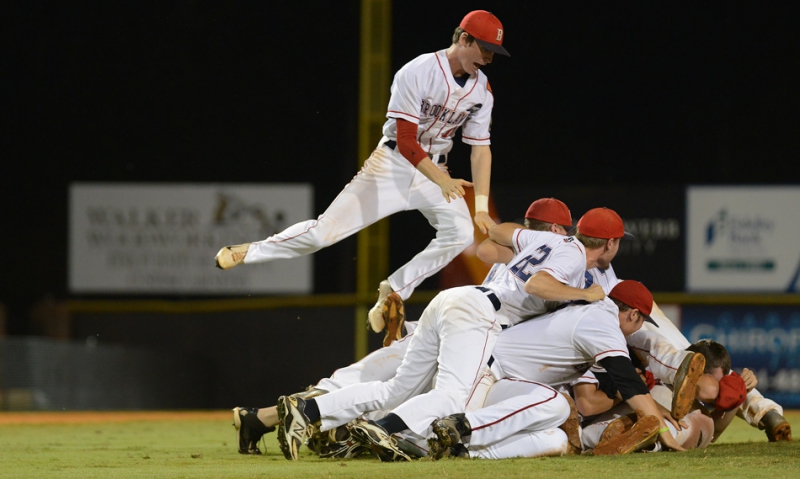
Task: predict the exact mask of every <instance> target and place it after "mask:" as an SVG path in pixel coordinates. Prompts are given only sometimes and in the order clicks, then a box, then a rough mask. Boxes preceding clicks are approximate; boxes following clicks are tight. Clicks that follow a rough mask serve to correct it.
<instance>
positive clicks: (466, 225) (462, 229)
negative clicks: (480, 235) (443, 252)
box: [453, 221, 475, 249]
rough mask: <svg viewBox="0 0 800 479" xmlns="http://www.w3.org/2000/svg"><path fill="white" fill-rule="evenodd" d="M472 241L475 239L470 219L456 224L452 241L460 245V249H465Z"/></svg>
mask: <svg viewBox="0 0 800 479" xmlns="http://www.w3.org/2000/svg"><path fill="white" fill-rule="evenodd" d="M473 241H475V233H474V226H473V225H472V221H469V222H460V223H459V224H457V225H456V228H455V231H454V237H453V242H454V243H455V244H457V245H459V246H461V248H462V249H467V248H469V247H470V246H471V245H472V242H473Z"/></svg>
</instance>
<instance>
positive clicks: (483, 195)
mask: <svg viewBox="0 0 800 479" xmlns="http://www.w3.org/2000/svg"><path fill="white" fill-rule="evenodd" d="M469 159H470V163H471V165H472V183H473V184H474V186H475V190H474V192H475V218H474V221H475V224H476V225H477V226H478V228H480V230H481V233H486V232H487V231H488V230H489V228H490V227H492V226H494V224H495V222H494V220H493V219H492V217H491V216H489V184H490V183H491V178H492V150H491V149H490V148H489V145H473V146H472V152H471V154H470V157H469Z"/></svg>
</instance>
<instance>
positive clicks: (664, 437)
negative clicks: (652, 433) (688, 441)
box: [658, 431, 686, 452]
mask: <svg viewBox="0 0 800 479" xmlns="http://www.w3.org/2000/svg"><path fill="white" fill-rule="evenodd" d="M658 441H659V442H660V443H661V445H662V446H664V447H665V448H667V449H671V450H673V451H677V452H686V449H684V448H682V447H681V446H680V445H679V444H678V441H676V440H675V438H674V437H672V433H671V432H669V431H666V432H662V433H661V434H659V435H658Z"/></svg>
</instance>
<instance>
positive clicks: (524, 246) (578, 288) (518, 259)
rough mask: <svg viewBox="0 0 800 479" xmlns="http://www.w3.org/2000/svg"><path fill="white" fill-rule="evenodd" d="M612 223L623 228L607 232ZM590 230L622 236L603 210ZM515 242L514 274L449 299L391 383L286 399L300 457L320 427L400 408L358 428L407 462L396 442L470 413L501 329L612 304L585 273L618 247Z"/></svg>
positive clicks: (516, 236)
mask: <svg viewBox="0 0 800 479" xmlns="http://www.w3.org/2000/svg"><path fill="white" fill-rule="evenodd" d="M609 222H611V223H613V224H612V225H611V226H609V225H606V223H609ZM580 224H584V225H585V226H586V228H587V229H590V230H593V231H596V232H597V233H598V234H610V232H612V231H613V232H616V231H617V229H619V230H620V231H621V230H622V221H621V219H619V216H618V215H616V213H614V212H612V211H611V210H607V209H603V208H597V209H596V210H592V211H589V212H587V213H586V215H584V217H583V218H581V221H580V222H579V225H580ZM506 226H507V225H496V226H494V227H492V228H491V229H490V233H489V236H490V238H495V237H497V238H498V239H500V237H502V236H504V235H506V234H507V233H506V231H507V230H508V228H507V227H506ZM498 235H499V236H498ZM621 236H622V235H621V234H620V237H621ZM507 240H508V241H507V242H508V244H509V245H510V246H512V247H513V248H514V251H515V252H516V255H515V257H514V259H513V260H512V261H511V262H510V263H509V264H510V266H509V267H508V269H507V274H504V275H501V276H498V277H495V278H494V279H493V280H492V281H491V282H490V283H488V284H487V285H486V286H485V287H475V286H464V287H459V288H452V289H449V290H445V291H443V292H441V293H439V294H438V295H437V296H436V297H435V298H434V300H433V301H431V303H430V304H429V305H428V307H427V308H426V309H425V311H424V312H423V314H422V317H421V319H420V322H419V326H418V327H417V329H416V331H415V333H414V336H413V338H412V340H411V343H410V344H409V349H408V351H407V352H406V355H405V357H404V358H403V364H402V365H401V366H400V368H399V369H398V371H397V375H396V376H395V377H394V378H392V379H391V380H390V381H387V382H377V383H367V384H359V385H352V386H349V387H347V388H345V389H342V390H340V391H336V392H334V393H331V394H326V395H323V396H319V397H317V398H312V399H310V400H308V401H304V400H302V399H298V398H293V397H292V396H289V397H282V398H280V399H279V402H278V411H279V415H280V416H281V418H282V422H283V426H284V430H285V432H286V435H287V442H296V443H297V444H298V447H299V444H302V443H303V442H304V440H305V435H306V434H307V433H306V431H307V429H308V427H309V425H310V424H312V423H314V422H316V421H318V420H321V429H322V430H323V431H325V430H329V429H332V428H334V427H337V426H339V425H341V424H344V423H346V422H349V421H350V420H352V419H355V418H357V417H358V416H359V415H360V414H361V413H363V412H365V411H370V410H375V409H384V408H387V409H388V408H393V407H395V409H394V410H393V412H392V413H390V414H389V415H387V416H386V417H385V418H383V419H381V420H380V421H378V423H377V424H376V423H369V422H362V423H359V424H356V425H355V426H351V431H352V432H353V434H354V436H357V437H358V438H359V439H360V440H361V441H362V442H371V443H372V444H373V446H374V448H375V450H376V451H377V452H378V454H385V455H383V456H381V459H383V460H397V459H403V460H407V459H408V457H407V456H405V455H404V454H403V453H402V452H401V451H399V450H398V449H397V447H396V445H395V444H394V441H393V439H392V438H391V436H390V435H389V434H391V433H393V432H399V431H402V430H405V429H410V430H411V431H413V432H414V433H415V434H418V435H424V433H425V432H426V431H427V430H428V428H429V426H430V423H431V421H433V420H434V419H436V418H438V417H441V416H444V415H447V414H451V413H454V412H457V411H461V410H463V408H464V406H465V405H466V403H467V400H468V396H469V393H470V390H471V388H472V385H473V383H474V381H475V379H476V378H477V375H478V374H479V372H480V370H481V368H482V365H483V364H484V363H485V362H486V360H487V358H488V357H489V354H491V350H492V347H493V345H494V342H495V341H496V337H497V334H498V332H499V331H500V329H501V325H513V324H517V323H519V322H521V321H522V320H523V319H525V318H528V317H531V316H533V315H536V314H540V313H541V312H543V311H545V310H546V306H545V301H554V300H556V301H570V300H582V301H595V300H598V299H602V298H603V297H604V296H605V294H604V293H603V292H602V288H600V287H599V286H598V287H591V288H589V289H583V282H584V273H585V267H586V266H587V264H589V262H590V261H591V263H592V266H596V264H595V263H596V262H597V261H598V260H601V258H602V260H609V261H610V258H611V257H613V254H614V253H616V248H617V247H618V239H610V240H607V241H606V242H608V243H611V245H612V247H611V249H608V248H604V247H602V246H601V247H599V248H594V249H593V250H591V255H590V254H589V253H590V250H589V249H588V248H586V247H584V246H583V245H582V244H581V243H580V242H579V241H577V240H576V239H575V238H574V237H564V236H562V235H556V234H553V233H549V232H538V231H529V230H522V229H516V230H514V232H513V233H512V234H511V235H510V238H507ZM501 241H504V242H505V241H506V239H505V238H504V239H501ZM606 242H604V243H603V244H605V243H606ZM606 246H607V245H606ZM437 366H438V369H437ZM434 374H436V387H435V388H434V389H433V390H431V391H430V392H428V393H426V394H423V395H420V396H416V397H413V398H410V399H409V395H408V391H410V390H411V389H412V388H413V387H414V386H415V385H417V384H420V383H427V382H429V381H430V380H431V379H432V377H433V375H434ZM448 411H449V412H448ZM295 449H296V448H294V447H293V448H292V452H293V454H292V458H295V457H296V453H294V451H295Z"/></svg>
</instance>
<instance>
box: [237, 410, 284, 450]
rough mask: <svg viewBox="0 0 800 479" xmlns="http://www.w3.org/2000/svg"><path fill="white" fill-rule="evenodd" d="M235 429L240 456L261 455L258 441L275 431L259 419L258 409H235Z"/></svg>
mask: <svg viewBox="0 0 800 479" xmlns="http://www.w3.org/2000/svg"><path fill="white" fill-rule="evenodd" d="M233 427H235V428H236V437H237V439H238V441H239V454H254V455H255V454H261V449H259V447H258V441H260V440H261V437H262V436H263V435H264V434H267V433H269V432H272V431H274V430H275V428H274V427H267V426H265V425H264V423H263V422H261V420H260V419H258V408H254V407H235V408H233Z"/></svg>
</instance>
